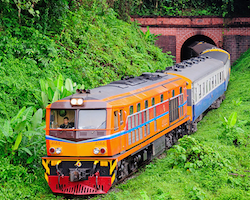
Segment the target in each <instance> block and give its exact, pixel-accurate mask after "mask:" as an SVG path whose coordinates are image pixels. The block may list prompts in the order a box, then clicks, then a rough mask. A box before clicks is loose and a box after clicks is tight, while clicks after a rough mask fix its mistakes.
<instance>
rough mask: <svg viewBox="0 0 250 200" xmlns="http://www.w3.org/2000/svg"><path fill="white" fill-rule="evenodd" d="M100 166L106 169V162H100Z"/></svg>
mask: <svg viewBox="0 0 250 200" xmlns="http://www.w3.org/2000/svg"><path fill="white" fill-rule="evenodd" d="M100 165H101V166H102V167H107V166H108V161H100Z"/></svg>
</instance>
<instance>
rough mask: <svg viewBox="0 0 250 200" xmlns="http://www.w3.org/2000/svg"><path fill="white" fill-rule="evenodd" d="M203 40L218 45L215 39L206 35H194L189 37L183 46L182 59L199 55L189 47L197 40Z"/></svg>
mask: <svg viewBox="0 0 250 200" xmlns="http://www.w3.org/2000/svg"><path fill="white" fill-rule="evenodd" d="M201 41H203V42H207V43H210V44H213V45H215V46H216V44H215V43H214V41H213V40H212V39H211V38H209V37H207V36H205V35H195V36H192V37H190V38H188V39H187V40H186V41H185V42H184V44H183V45H182V47H181V61H183V60H187V59H189V58H192V57H195V56H197V55H196V54H195V53H194V51H193V50H191V49H190V48H189V46H190V45H192V44H194V43H195V42H201Z"/></svg>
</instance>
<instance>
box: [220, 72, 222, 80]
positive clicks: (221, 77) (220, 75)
mask: <svg viewBox="0 0 250 200" xmlns="http://www.w3.org/2000/svg"><path fill="white" fill-rule="evenodd" d="M221 74H222V72H220V83H221V82H222V77H221Z"/></svg>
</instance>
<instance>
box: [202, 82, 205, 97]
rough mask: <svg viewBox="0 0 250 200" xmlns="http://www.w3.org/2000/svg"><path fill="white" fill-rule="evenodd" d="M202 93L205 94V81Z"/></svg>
mask: <svg viewBox="0 0 250 200" xmlns="http://www.w3.org/2000/svg"><path fill="white" fill-rule="evenodd" d="M202 95H203V96H204V95H205V82H203V93H202Z"/></svg>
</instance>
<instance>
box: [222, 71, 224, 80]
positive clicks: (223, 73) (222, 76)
mask: <svg viewBox="0 0 250 200" xmlns="http://www.w3.org/2000/svg"><path fill="white" fill-rule="evenodd" d="M222 81H224V71H223V72H222Z"/></svg>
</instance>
